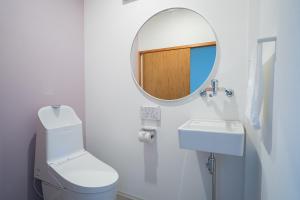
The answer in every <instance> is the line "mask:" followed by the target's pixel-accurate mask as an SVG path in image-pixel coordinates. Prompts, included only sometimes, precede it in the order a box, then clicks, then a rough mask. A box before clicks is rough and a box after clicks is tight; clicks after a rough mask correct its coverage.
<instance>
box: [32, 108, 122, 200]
mask: <svg viewBox="0 0 300 200" xmlns="http://www.w3.org/2000/svg"><path fill="white" fill-rule="evenodd" d="M38 119H39V122H38V126H37V135H36V151H35V167H34V177H35V178H36V179H39V180H41V182H42V190H43V196H44V200H115V198H116V184H117V181H118V178H119V175H118V173H117V172H116V170H114V169H113V168H112V167H110V166H109V165H107V164H106V163H104V162H102V161H101V160H99V159H97V158H96V157H94V156H93V155H92V154H90V153H89V152H87V151H86V150H85V149H84V145H83V134H82V122H81V120H80V119H79V118H78V116H77V115H76V113H75V111H74V110H73V109H72V108H71V107H69V106H65V105H57V106H47V107H43V108H41V109H40V110H39V111H38Z"/></svg>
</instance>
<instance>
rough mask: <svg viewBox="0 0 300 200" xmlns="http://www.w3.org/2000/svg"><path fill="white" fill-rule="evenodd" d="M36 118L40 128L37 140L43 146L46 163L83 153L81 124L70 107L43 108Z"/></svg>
mask: <svg viewBox="0 0 300 200" xmlns="http://www.w3.org/2000/svg"><path fill="white" fill-rule="evenodd" d="M38 118H39V122H40V126H39V127H40V128H38V133H37V139H39V141H40V142H41V143H44V145H45V146H44V150H45V156H46V162H47V163H51V162H54V161H57V160H61V159H66V158H68V157H69V156H71V155H72V154H75V153H77V152H82V151H84V146H83V134H82V122H81V120H80V119H79V118H78V116H77V115H76V113H75V111H74V110H73V109H72V108H71V107H69V106H65V105H61V106H47V107H43V108H41V109H40V110H39V112H38ZM41 140H44V141H41ZM37 141H38V140H37Z"/></svg>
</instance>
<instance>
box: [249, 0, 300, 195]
mask: <svg viewBox="0 0 300 200" xmlns="http://www.w3.org/2000/svg"><path fill="white" fill-rule="evenodd" d="M249 8H250V12H249V14H250V15H249V22H250V23H249V57H251V55H252V53H253V52H254V51H255V48H256V46H255V44H256V43H255V42H256V39H257V38H258V37H266V36H273V35H275V36H277V39H278V40H277V53H276V63H275V77H274V78H275V83H274V99H273V103H274V105H273V108H274V111H273V131H272V132H270V131H268V132H265V131H256V130H253V129H251V127H250V126H249V124H246V126H247V129H248V137H247V139H248V140H247V157H246V158H247V159H246V170H245V172H246V181H245V182H246V184H245V200H253V199H262V200H282V199H288V200H298V199H300V190H299V185H300V170H299V169H300V159H299V151H300V148H299V141H300V134H299V130H298V125H299V116H298V113H299V112H300V106H299V102H300V94H299V92H300V86H299V83H298V80H299V74H300V68H299V66H300V60H299V45H300V39H299V36H300V28H299V21H300V2H299V1H297V0H287V1H280V0H276V1H273V0H260V1H258V0H255V1H250V4H249Z"/></svg>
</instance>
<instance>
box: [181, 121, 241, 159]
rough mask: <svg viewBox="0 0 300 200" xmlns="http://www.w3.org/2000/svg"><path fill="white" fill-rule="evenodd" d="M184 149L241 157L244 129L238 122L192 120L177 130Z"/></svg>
mask: <svg viewBox="0 0 300 200" xmlns="http://www.w3.org/2000/svg"><path fill="white" fill-rule="evenodd" d="M178 134H179V145H180V147H181V148H184V149H191V150H197V151H205V152H210V153H220V154H226V155H235V156H243V153H244V137H245V132H244V127H243V124H242V123H241V122H240V121H225V120H201V119H192V120H189V121H187V122H186V123H184V124H183V125H182V126H180V127H179V128H178Z"/></svg>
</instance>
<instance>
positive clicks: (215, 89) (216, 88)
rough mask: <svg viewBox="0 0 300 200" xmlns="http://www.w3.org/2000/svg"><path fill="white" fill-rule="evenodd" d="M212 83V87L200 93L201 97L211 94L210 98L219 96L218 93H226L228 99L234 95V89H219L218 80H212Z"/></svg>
mask: <svg viewBox="0 0 300 200" xmlns="http://www.w3.org/2000/svg"><path fill="white" fill-rule="evenodd" d="M210 83H211V87H208V88H205V89H204V90H201V91H200V96H201V97H206V96H207V93H208V92H211V93H210V94H209V97H214V96H217V94H218V91H224V92H225V95H226V96H228V97H232V96H233V95H234V92H233V90H232V89H226V88H224V87H221V88H219V81H218V80H217V79H212V80H211V82H210Z"/></svg>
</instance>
